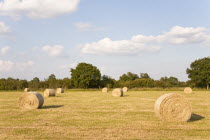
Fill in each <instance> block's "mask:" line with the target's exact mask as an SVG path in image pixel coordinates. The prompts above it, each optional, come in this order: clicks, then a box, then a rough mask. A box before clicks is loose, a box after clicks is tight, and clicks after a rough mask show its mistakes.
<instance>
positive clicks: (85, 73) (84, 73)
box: [70, 63, 101, 88]
mask: <svg viewBox="0 0 210 140" xmlns="http://www.w3.org/2000/svg"><path fill="white" fill-rule="evenodd" d="M70 71H71V80H72V82H73V84H74V86H75V87H76V88H96V87H99V85H100V80H101V73H100V71H99V69H98V68H97V67H95V66H93V65H91V64H87V63H79V64H78V65H77V67H76V68H75V69H71V70H70Z"/></svg>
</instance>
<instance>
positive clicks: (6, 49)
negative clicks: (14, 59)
mask: <svg viewBox="0 0 210 140" xmlns="http://www.w3.org/2000/svg"><path fill="white" fill-rule="evenodd" d="M10 49H11V47H9V46H6V47H3V48H0V56H1V55H6V54H7V53H8V52H9V51H10Z"/></svg>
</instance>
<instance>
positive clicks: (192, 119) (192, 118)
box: [189, 114, 205, 122]
mask: <svg viewBox="0 0 210 140" xmlns="http://www.w3.org/2000/svg"><path fill="white" fill-rule="evenodd" d="M204 118H205V117H203V116H201V115H198V114H192V116H191V118H190V120H189V122H195V121H199V120H202V119H204Z"/></svg>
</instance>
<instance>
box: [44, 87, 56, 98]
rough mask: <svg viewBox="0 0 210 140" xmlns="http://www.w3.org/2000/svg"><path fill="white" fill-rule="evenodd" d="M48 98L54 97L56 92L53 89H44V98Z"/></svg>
mask: <svg viewBox="0 0 210 140" xmlns="http://www.w3.org/2000/svg"><path fill="white" fill-rule="evenodd" d="M49 96H56V92H55V90H54V89H45V91H44V97H49Z"/></svg>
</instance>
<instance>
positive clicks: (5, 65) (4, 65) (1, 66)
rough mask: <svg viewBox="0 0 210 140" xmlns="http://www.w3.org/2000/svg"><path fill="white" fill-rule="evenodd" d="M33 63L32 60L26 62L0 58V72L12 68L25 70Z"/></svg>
mask: <svg viewBox="0 0 210 140" xmlns="http://www.w3.org/2000/svg"><path fill="white" fill-rule="evenodd" d="M33 65H34V62H33V61H26V62H13V61H9V60H7V61H4V60H0V71H1V72H9V71H13V70H15V71H16V70H25V69H26V68H28V67H32V66H33Z"/></svg>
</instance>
